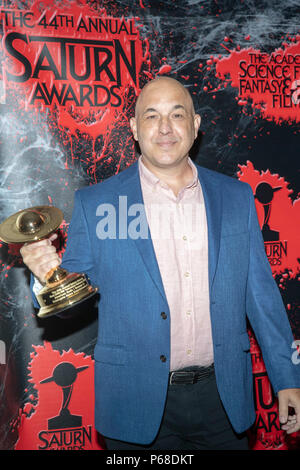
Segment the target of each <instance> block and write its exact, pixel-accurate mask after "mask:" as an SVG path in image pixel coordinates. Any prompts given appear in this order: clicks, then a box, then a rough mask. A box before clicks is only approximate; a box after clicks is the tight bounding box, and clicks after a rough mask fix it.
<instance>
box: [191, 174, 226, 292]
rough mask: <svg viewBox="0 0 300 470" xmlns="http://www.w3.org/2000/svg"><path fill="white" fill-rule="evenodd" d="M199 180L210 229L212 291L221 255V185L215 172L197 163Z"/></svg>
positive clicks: (209, 247) (209, 259) (210, 284)
mask: <svg viewBox="0 0 300 470" xmlns="http://www.w3.org/2000/svg"><path fill="white" fill-rule="evenodd" d="M197 169H198V175H199V180H200V184H201V188H202V192H203V197H204V203H205V209H206V218H207V230H208V262H209V286H210V292H211V289H212V285H213V282H214V277H215V273H216V267H217V262H218V257H219V249H220V236H221V226H222V212H223V211H222V198H221V191H220V187H219V185H218V184H217V182H216V180H215V178H214V177H213V174H212V173H210V172H209V171H208V170H206V169H205V168H201V167H199V166H198V165H197Z"/></svg>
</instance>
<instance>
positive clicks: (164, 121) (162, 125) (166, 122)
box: [159, 117, 172, 135]
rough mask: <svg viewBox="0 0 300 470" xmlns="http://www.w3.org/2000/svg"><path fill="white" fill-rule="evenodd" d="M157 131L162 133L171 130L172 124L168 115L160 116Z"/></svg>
mask: <svg viewBox="0 0 300 470" xmlns="http://www.w3.org/2000/svg"><path fill="white" fill-rule="evenodd" d="M159 132H160V133H161V134H163V135H165V134H169V133H170V132H172V125H171V122H170V119H169V118H168V117H162V118H161V119H160V122H159Z"/></svg>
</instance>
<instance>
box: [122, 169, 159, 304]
mask: <svg viewBox="0 0 300 470" xmlns="http://www.w3.org/2000/svg"><path fill="white" fill-rule="evenodd" d="M122 176H124V180H123V184H122V185H121V187H120V192H119V194H122V195H126V196H127V207H128V208H129V207H130V206H132V205H133V204H141V206H142V207H143V210H144V200H143V194H142V188H141V182H140V177H139V170H138V164H137V163H134V164H133V165H131V167H130V168H129V169H128V170H126V172H124V173H121V174H120V178H121V177H122ZM125 177H126V179H125ZM147 228H148V236H147V238H137V239H136V240H133V239H132V242H133V243H134V244H135V246H136V248H137V250H138V251H139V253H140V256H141V257H142V259H143V261H144V263H145V265H146V268H147V270H148V272H149V274H150V276H151V278H152V280H153V282H154V283H155V284H156V286H157V288H158V290H159V292H160V293H161V295H162V297H163V299H164V300H166V295H165V291H164V287H163V283H162V279H161V275H160V271H159V267H158V264H157V260H156V256H155V251H154V248H153V243H152V239H151V235H150V229H149V226H148V224H147Z"/></svg>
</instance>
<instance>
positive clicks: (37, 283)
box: [32, 277, 44, 296]
mask: <svg viewBox="0 0 300 470" xmlns="http://www.w3.org/2000/svg"><path fill="white" fill-rule="evenodd" d="M43 287H44V286H43V284H41V283H40V281H39V280H38V279H37V278H36V277H35V278H34V283H33V286H32V290H33V293H34V294H35V296H37V294H38V293H39V292H40V290H42V288H43Z"/></svg>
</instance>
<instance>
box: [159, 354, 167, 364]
mask: <svg viewBox="0 0 300 470" xmlns="http://www.w3.org/2000/svg"><path fill="white" fill-rule="evenodd" d="M160 360H161V362H166V360H167V358H166V356H164V355H163V354H162V355H161V356H160Z"/></svg>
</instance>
